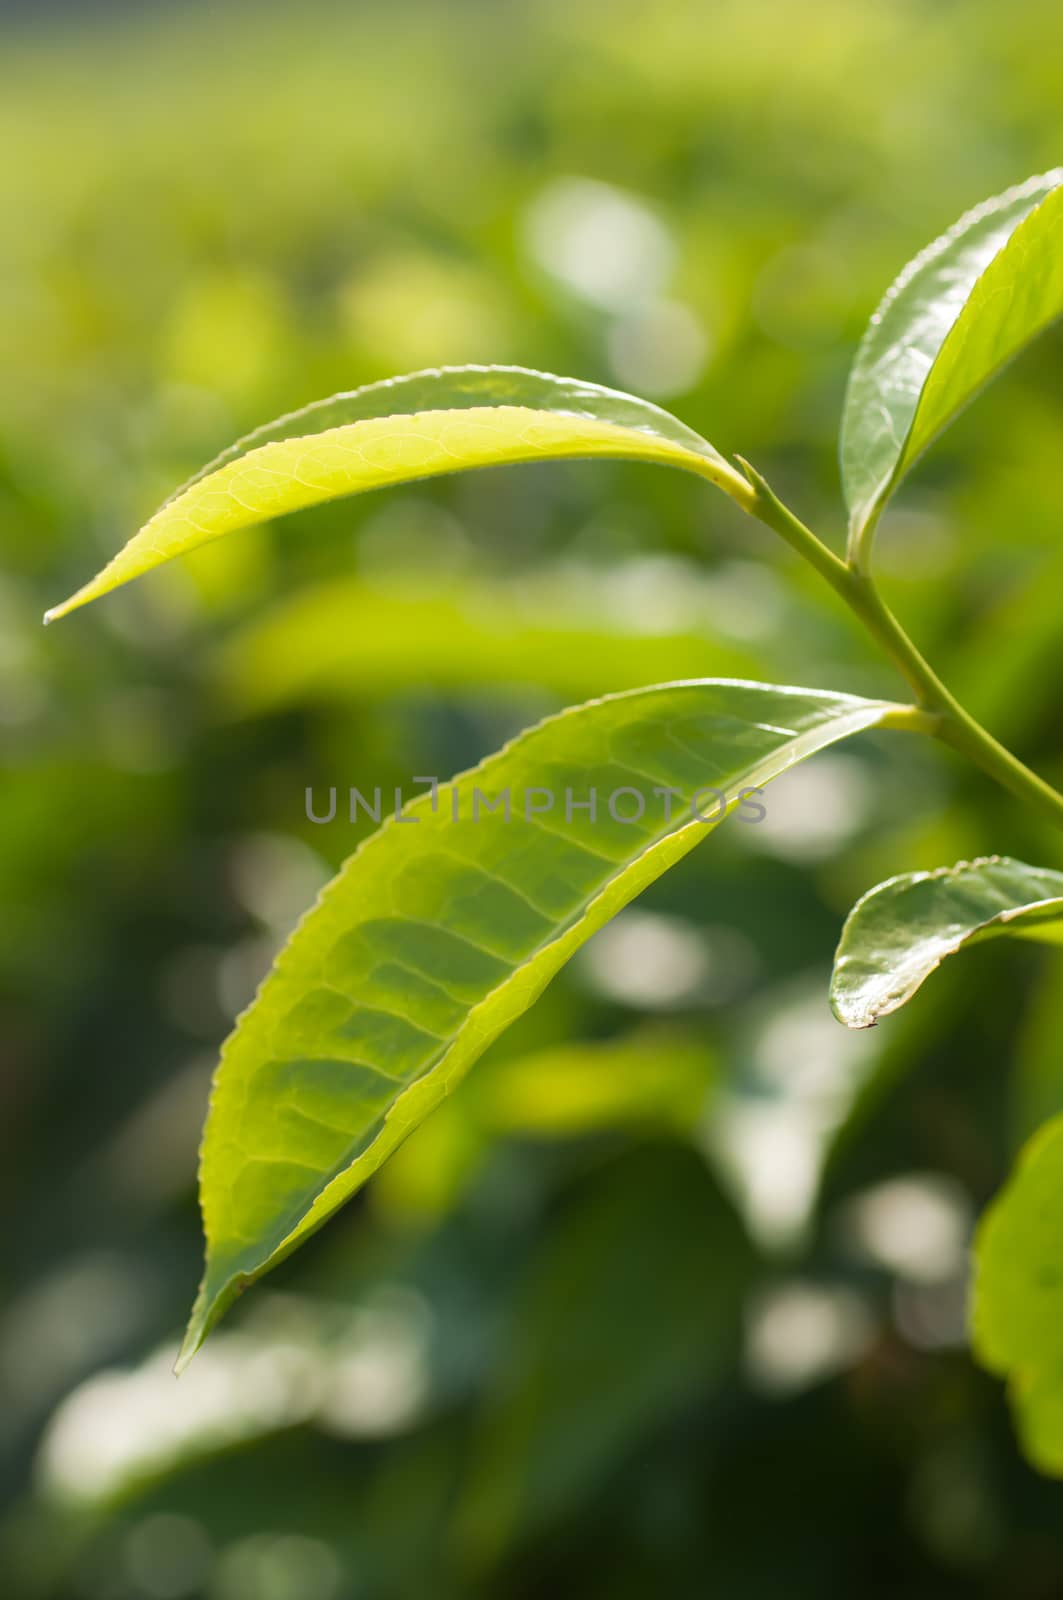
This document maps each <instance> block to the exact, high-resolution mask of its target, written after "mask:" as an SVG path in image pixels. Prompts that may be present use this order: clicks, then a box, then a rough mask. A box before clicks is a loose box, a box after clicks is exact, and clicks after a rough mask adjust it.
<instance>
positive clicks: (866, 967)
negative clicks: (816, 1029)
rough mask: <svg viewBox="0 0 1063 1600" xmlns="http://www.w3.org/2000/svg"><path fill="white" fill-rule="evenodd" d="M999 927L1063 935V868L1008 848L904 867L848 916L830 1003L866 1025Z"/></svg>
mask: <svg viewBox="0 0 1063 1600" xmlns="http://www.w3.org/2000/svg"><path fill="white" fill-rule="evenodd" d="M1002 934H1011V935H1012V936H1013V937H1016V938H1023V939H1036V940H1039V941H1041V942H1043V943H1047V944H1060V943H1063V872H1053V871H1051V870H1050V869H1048V868H1045V867H1029V866H1027V865H1026V864H1025V863H1024V862H1022V861H1012V860H1010V859H1009V858H1008V857H1007V856H986V857H984V858H982V859H981V860H978V861H961V862H960V863H959V864H958V865H957V866H955V867H941V868H939V869H938V870H937V871H936V872H905V873H901V875H900V876H899V877H896V878H889V879H887V881H886V882H885V883H880V884H878V886H877V887H876V888H874V889H870V890H869V891H868V893H867V894H865V895H864V897H863V899H862V900H858V901H857V903H856V905H855V906H854V907H853V909H852V911H850V913H849V916H848V918H847V919H846V923H845V927H844V928H843V929H842V936H841V942H840V943H839V945H838V949H837V953H836V955H835V957H834V976H833V978H832V980H831V1005H832V1006H833V1007H834V1014H835V1016H836V1017H837V1018H838V1019H839V1021H840V1022H844V1023H846V1025H847V1026H848V1027H850V1028H869V1027H870V1026H871V1025H872V1023H874V1022H877V1021H878V1019H879V1017H884V1016H887V1015H888V1014H889V1013H890V1012H891V1011H896V1010H897V1009H898V1008H899V1007H900V1006H903V1005H904V1004H905V1002H906V1001H908V1000H910V999H911V998H912V995H913V994H915V992H916V990H917V989H919V988H920V987H921V985H922V984H923V983H924V982H925V981H926V979H927V978H928V977H929V976H930V974H931V973H932V972H933V971H934V970H935V969H936V968H937V967H939V966H940V965H941V963H942V962H943V961H944V960H945V958H946V956H951V955H955V954H956V952H957V950H962V949H964V948H965V946H967V945H969V944H977V943H980V942H981V941H982V940H984V939H992V938H996V937H999V936H1000V935H1002Z"/></svg>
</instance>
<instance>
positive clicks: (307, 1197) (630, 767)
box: [182, 679, 912, 1361]
mask: <svg viewBox="0 0 1063 1600" xmlns="http://www.w3.org/2000/svg"><path fill="white" fill-rule="evenodd" d="M911 716H912V713H911V712H910V711H909V710H908V709H907V708H903V707H896V706H892V705H890V704H888V703H884V702H881V701H869V700H859V699H855V698H854V697H852V696H849V695H834V694H826V693H821V692H816V691H812V690H801V689H780V688H772V687H768V686H765V685H760V684H746V683H739V682H732V681H727V680H711V679H709V680H704V681H701V682H697V681H695V682H687V683H679V684H665V685H661V686H658V687H656V688H652V689H644V690H635V691H631V692H629V693H626V694H620V695H614V696H610V697H608V698H606V699H603V700H597V701H591V702H590V703H588V704H587V705H584V706H579V707H576V708H575V709H573V710H570V711H567V712H564V713H562V714H561V715H560V716H556V717H552V718H549V719H547V720H546V721H545V722H542V723H540V724H539V725H538V726H537V727H535V728H532V729H531V730H529V731H528V732H526V733H524V734H522V735H521V736H520V737H519V738H517V739H515V740H514V741H513V742H512V743H511V744H509V745H507V746H506V747H505V748H504V749H503V750H502V751H500V752H499V753H498V754H497V755H494V756H490V757H488V759H487V760H486V761H484V762H482V763H481V765H480V766H479V767H476V768H474V769H473V770H472V771H471V772H469V773H466V774H464V775H462V776H461V777H459V778H455V779H454V780H452V781H451V782H450V783H448V784H445V785H440V787H439V790H438V793H437V794H436V796H435V797H434V804H433V797H432V796H430V795H427V794H426V795H425V796H423V797H422V798H421V799H419V800H418V801H416V802H414V803H413V804H411V805H410V806H409V807H408V808H407V809H406V811H405V812H404V814H403V817H402V818H401V820H400V819H393V820H391V821H389V822H387V823H386V824H385V826H383V827H382V828H381V829H380V830H379V831H378V832H377V833H375V834H373V835H372V836H371V837H370V838H369V839H367V840H366V842H365V843H364V844H363V845H362V846H361V848H360V849H359V850H358V851H356V853H355V854H354V855H353V856H352V857H351V858H350V860H349V861H348V862H347V863H346V865H345V866H344V867H343V868H342V869H341V871H340V872H339V874H338V876H337V877H336V878H335V879H334V880H333V882H332V883H331V884H330V885H329V886H328V888H327V889H326V890H325V891H324V893H323V895H322V896H321V899H320V901H319V902H318V904H317V906H316V907H315V909H314V910H313V911H312V912H310V913H309V914H308V916H307V917H306V918H305V919H304V921H303V922H302V923H301V925H300V926H299V928H297V930H296V931H295V933H294V934H293V936H292V938H291V940H290V941H289V943H288V945H287V947H286V949H285V950H284V951H283V952H282V953H281V955H280V956H279V958H278V960H277V963H276V965H275V967H274V969H273V971H272V972H271V973H270V975H269V977H268V978H267V979H266V981H265V983H264V984H263V986H262V988H261V989H260V991H259V994H258V997H257V999H256V1000H255V1001H254V1003H253V1004H252V1006H251V1007H250V1008H249V1009H248V1010H247V1011H246V1012H245V1013H244V1015H243V1016H242V1017H241V1019H240V1020H239V1022H238V1024H237V1026H236V1029H235V1031H234V1033H233V1034H232V1035H231V1037H230V1038H229V1040H228V1043H227V1044H226V1046H225V1049H224V1052H223V1055H222V1060H221V1064H220V1067H219V1069H218V1074H217V1077H216V1081H215V1087H214V1095H213V1100H212V1104H211V1110H210V1115H209V1118H208V1122H207V1129H206V1134H205V1139H204V1146H203V1156H202V1165H201V1172H200V1186H201V1199H202V1205H203V1216H204V1227H205V1232H206V1237H207V1267H206V1275H205V1279H204V1283H203V1287H202V1290H201V1293H200V1297H199V1300H198V1301H197V1304H196V1308H195V1310H194V1312H193V1316H192V1322H191V1325H190V1328H189V1332H188V1336H187V1339H186V1343H185V1348H184V1352H183V1357H182V1359H183V1360H184V1361H187V1360H188V1359H189V1358H190V1357H191V1355H192V1353H193V1352H194V1350H195V1349H196V1348H197V1346H198V1345H199V1343H200V1342H201V1341H202V1339H203V1337H204V1336H205V1334H206V1332H207V1331H208V1330H209V1328H210V1326H211V1325H212V1324H213V1323H214V1322H215V1321H216V1320H217V1318H218V1317H219V1316H220V1315H221V1314H222V1312H223V1311H224V1310H225V1309H226V1307H227V1306H228V1305H229V1304H230V1303H231V1302H232V1300H233V1299H234V1298H235V1296H236V1295H237V1294H238V1293H239V1291H240V1289H241V1288H243V1287H244V1286H245V1285H246V1284H247V1283H248V1282H250V1281H251V1280H253V1279H254V1278H256V1277H258V1276H259V1275H260V1274H261V1273H263V1272H264V1271H266V1270H267V1268H269V1267H270V1266H272V1265H274V1264H275V1263H276V1262H277V1261H279V1260H280V1259H281V1258H282V1257H284V1256H285V1255H287V1254H288V1253H289V1252H290V1251H291V1250H293V1249H294V1248H295V1247H296V1246H297V1245H298V1244H299V1243H300V1242H301V1240H303V1239H304V1238H306V1237H307V1235H308V1234H310V1233H312V1232H313V1231H314V1229H316V1228H317V1227H319V1226H320V1225H321V1224H322V1223H323V1222H324V1221H325V1220H326V1218H327V1217H329V1216H330V1215H331V1214H332V1213H333V1212H334V1211H335V1210H336V1209H337V1208H338V1207H339V1206H340V1205H342V1204H343V1202H344V1201H345V1200H347V1199H348V1198H349V1197H350V1195H352V1194H353V1193H354V1191H355V1190H356V1189H358V1188H359V1187H360V1186H361V1184H363V1183H364V1182H365V1180H366V1179H367V1178H368V1177H369V1176H370V1175H371V1174H372V1173H373V1172H374V1171H375V1170H376V1168H377V1167H379V1166H380V1164H381V1162H382V1161H383V1160H384V1159H385V1158H386V1157H387V1156H388V1155H389V1154H390V1152H391V1151H392V1150H393V1149H394V1148H395V1147H396V1146H397V1145H398V1144H399V1143H401V1141H402V1140H403V1139H404V1138H405V1137H406V1135H407V1134H408V1133H410V1132H411V1131H412V1130H413V1128H415V1127H416V1126H417V1125H418V1123H420V1122H422V1121H423V1120H424V1118H425V1117H426V1116H427V1115H428V1114H429V1112H430V1111H432V1110H433V1109H434V1107H435V1106H436V1105H438V1103H439V1102H440V1101H441V1100H442V1099H443V1097H444V1096H445V1095H446V1094H447V1093H448V1091H449V1090H450V1089H451V1088H453V1086H454V1085H455V1084H456V1083H457V1082H458V1080H459V1079H460V1078H461V1076H462V1075H463V1073H464V1072H465V1071H466V1070H467V1069H468V1067H469V1066H470V1065H471V1063H472V1062H473V1061H475V1060H476V1059H477V1057H478V1056H480V1055H481V1054H482V1053H483V1051H484V1050H485V1049H486V1047H487V1046H488V1044H490V1042H491V1040H492V1039H494V1038H495V1037H496V1036H497V1035H498V1034H499V1033H501V1032H502V1031H503V1029H504V1028H506V1027H507V1026H508V1025H509V1024H510V1023H511V1022H512V1021H513V1020H514V1019H515V1018H516V1017H518V1016H519V1015H520V1014H521V1013H522V1012H523V1011H525V1010H527V1008H528V1007H529V1006H530V1005H531V1004H532V1003H533V1001H534V1000H535V999H536V998H537V997H538V995H539V994H540V992H541V991H542V989H543V988H544V987H545V985H546V984H547V983H548V982H549V980H550V979H551V978H552V977H553V975H554V974H555V973H556V972H557V971H558V969H559V968H560V967H562V966H563V965H564V963H565V962H566V961H567V960H568V958H569V957H570V956H571V955H572V954H573V953H574V951H575V950H577V949H578V948H579V946H580V945H582V944H583V943H584V942H585V941H586V940H587V939H588V938H589V937H590V935H591V934H592V933H594V932H595V931H596V930H597V929H598V928H600V927H602V926H603V925H604V924H605V923H607V922H608V921H609V920H610V919H611V918H612V917H613V916H614V915H615V913H616V912H617V911H619V910H620V909H621V908H622V907H623V906H625V905H626V904H627V903H628V902H629V901H630V900H632V899H634V897H635V896H636V895H637V894H638V893H639V892H640V891H641V890H642V889H644V888H645V887H646V885H647V884H649V883H651V882H652V881H653V880H654V879H656V878H658V877H660V875H661V874H662V873H663V872H665V871H666V870H667V869H668V868H669V867H670V866H672V865H673V864H674V863H675V862H676V861H678V860H679V859H680V857H682V856H683V855H685V854H686V853H687V851H689V850H690V849H692V848H693V846H694V845H695V844H696V843H698V841H699V840H700V839H702V838H704V836H705V834H706V833H707V832H709V831H710V830H711V827H712V825H713V821H714V820H719V819H720V817H721V815H722V812H723V810H724V809H725V806H724V804H722V803H721V802H720V800H719V798H718V796H719V795H720V794H721V793H722V794H724V795H725V796H726V797H727V804H729V805H731V806H732V807H733V806H734V804H735V802H736V801H737V799H738V797H739V796H740V794H741V793H742V791H744V790H745V789H747V788H749V787H760V786H762V785H764V784H766V783H768V782H769V781H770V780H771V779H772V778H774V777H776V776H777V775H778V774H779V773H781V772H784V771H786V770H787V769H788V768H789V767H792V766H793V765H794V764H795V763H796V762H798V761H801V760H803V759H804V758H805V757H807V756H810V755H812V754H814V753H815V751H817V750H820V749H822V748H824V747H825V746H827V745H830V744H833V743H834V742H836V741H837V740H839V739H842V738H845V737H846V736H847V735H849V734H853V733H857V732H859V731H860V730H862V729H865V728H871V727H876V726H878V727H883V726H889V725H893V726H902V727H903V726H908V725H910V723H911ZM710 788H711V790H712V791H713V793H712V794H710V793H709V792H708V791H709V789H710ZM592 791H593V793H594V794H595V796H596V814H595V815H594V816H592V815H591V813H590V812H589V811H588V810H587V809H577V807H578V806H579V805H580V803H583V805H584V806H586V804H587V803H588V802H589V801H590V799H591V794H592ZM621 791H623V792H621ZM506 795H508V796H509V801H510V813H509V815H510V820H508V821H507V816H506V810H505V806H504V798H505V796H506ZM477 796H486V798H487V800H488V802H491V803H493V804H494V805H495V809H494V810H488V809H486V807H485V806H484V805H483V803H482V801H478V799H477ZM455 816H457V819H458V820H457V821H455V820H454V818H455ZM620 818H625V819H627V820H619V819H620ZM733 825H734V826H739V825H740V824H739V823H737V822H736V823H734V824H733Z"/></svg>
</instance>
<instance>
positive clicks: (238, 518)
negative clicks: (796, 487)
mask: <svg viewBox="0 0 1063 1600" xmlns="http://www.w3.org/2000/svg"><path fill="white" fill-rule="evenodd" d="M594 456H611V457H614V458H623V459H627V460H632V461H655V462H661V463H663V464H665V465H668V466H674V467H683V468H685V469H686V470H687V471H689V472H695V473H697V474H698V475H699V476H701V477H703V478H708V479H709V480H710V482H712V483H715V484H717V485H718V486H719V487H720V488H721V489H725V490H726V491H727V493H728V494H730V495H731V496H732V497H733V498H734V499H736V500H737V501H738V502H739V504H740V505H742V506H744V507H746V508H747V509H748V508H749V507H750V506H751V505H752V503H753V499H754V491H753V489H752V488H751V487H750V485H749V483H748V482H747V481H746V479H745V478H744V477H743V476H742V475H741V473H739V472H738V471H737V469H736V468H734V467H732V466H730V465H729V463H728V462H726V461H725V460H724V458H723V456H721V455H719V454H718V453H717V451H715V450H714V449H713V447H712V445H710V444H708V443H707V442H706V440H704V439H703V438H701V436H700V434H697V433H695V432H694V431H693V429H692V428H688V427H686V426H684V424H683V423H681V422H679V421H678V420H677V419H676V418H675V417H673V416H671V415H670V414H669V413H668V412H667V411H662V410H661V409H660V407H659V406H655V405H651V404H650V403H649V402H648V401H646V400H638V399H636V398H635V397H634V396H633V395H627V394H621V393H619V392H618V391H617V390H615V389H603V388H601V387H600V386H599V385H598V384H594V383H581V382H579V381H578V380H576V379H573V378H555V377H552V376H550V375H549V374H548V373H543V372H528V371H526V370H525V369H524V368H522V367H444V368H441V369H439V370H438V371H433V372H415V373H411V374H410V375H409V376H407V377H404V378H389V379H387V380H386V381H385V382H383V383H371V384H368V385H367V386H366V387H365V388H364V389H355V390H354V391H353V392H352V393H350V394H340V395H335V396H333V398H332V399H330V400H321V401H317V402H316V403H315V404H314V405H310V406H307V407H306V408H305V409H304V410H302V411H295V412H292V413H291V415H289V416H285V417H280V418H278V419H277V421H276V422H271V423H268V424H267V425H266V426H265V427H263V428H259V429H257V431H256V432H254V433H251V434H248V436H247V437H246V438H245V439H241V440H239V441H238V443H236V444H234V445H233V446H232V447H231V448H230V449H229V450H226V451H225V452H224V454H223V455H220V456H219V457H218V458H217V460H216V461H212V462H211V463H210V464H209V466H206V467H204V468H203V469H202V471H201V472H199V473H197V474H196V476H195V477H194V478H192V479H191V480H190V481H189V482H188V483H187V484H185V486H184V488H183V489H180V490H178V492H177V493H176V494H175V495H173V496H172V497H171V498H170V499H169V500H168V501H167V502H166V503H165V505H163V506H162V507H161V508H160V510H158V511H157V512H156V513H155V515H154V516H153V517H152V518H151V520H150V521H149V522H147V523H145V525H144V527H143V528H141V530H140V532H139V533H137V534H134V536H133V538H132V539H130V541H129V543H128V544H127V545H126V546H125V548H124V549H123V550H121V551H119V553H118V555H116V556H115V557H114V559H113V560H112V561H110V562H109V563H108V564H107V566H106V567H104V569H103V571H102V572H100V573H98V574H97V575H96V577H95V578H93V579H92V581H91V582H90V583H87V584H86V585H85V586H84V588H81V589H79V590H78V591H77V593H76V594H74V595H72V596H71V598H70V599H69V600H66V601H64V602H63V604H62V605H59V606H55V607H54V608H53V609H52V610H51V611H49V612H47V613H46V615H45V619H44V620H45V621H46V622H52V621H54V620H55V619H56V618H57V617H62V616H65V615H66V614H67V612H69V611H74V610H76V608H77V607H78V606H83V605H85V604H87V602H88V601H90V600H95V599H97V598H98V597H99V596H100V595H102V594H107V593H108V592H109V591H110V590H111V589H116V588H118V587H119V586H120V585H121V584H123V583H128V582H129V580H130V579H131V578H136V577H139V576H140V574H141V573H143V572H148V571H149V570H150V569H151V568H152V567H157V566H159V565H160V564H161V563H162V562H164V561H169V560H171V559H172V558H173V557H174V556H179V555H183V554H184V553H185V552H186V551H188V550H194V549H195V548H196V547H197V546H198V545H201V544H206V543H207V542H208V540H210V539H217V538H220V537H221V535H222V534H225V533H231V532H232V531H233V530H234V529H236V528H246V527H249V526H250V525H251V524H252V523H256V522H265V521H267V520H268V519H269V518H271V517H280V516H284V515H286V514H287V513H288V512H290V511H298V510H300V509H301V508H302V507H304V506H312V505H319V504H320V503H321V502H323V501H325V500H336V499H339V498H341V497H342V496H344V495H352V494H361V493H363V492H364V491H365V490H367V489H382V488H385V487H387V486H388V485H390V484H397V483H408V482H410V481H412V480H413V479H417V478H432V477H438V476H440V475H441V474H443V473H449V472H463V471H465V470H466V469H468V468H471V467H492V466H501V465H503V464H504V463H511V462H517V461H558V460H562V459H566V458H574V457H594Z"/></svg>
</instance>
